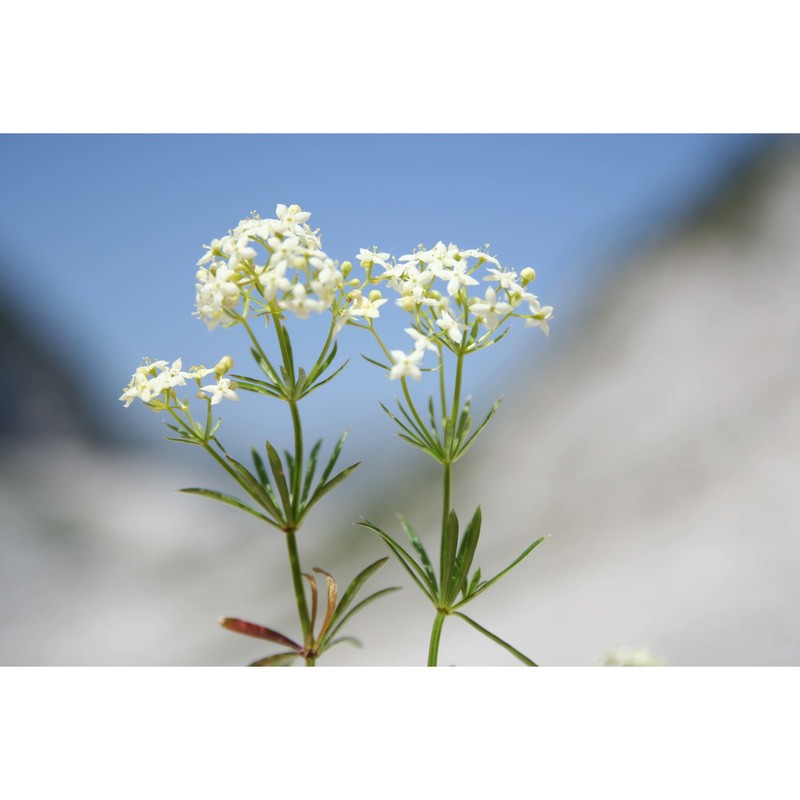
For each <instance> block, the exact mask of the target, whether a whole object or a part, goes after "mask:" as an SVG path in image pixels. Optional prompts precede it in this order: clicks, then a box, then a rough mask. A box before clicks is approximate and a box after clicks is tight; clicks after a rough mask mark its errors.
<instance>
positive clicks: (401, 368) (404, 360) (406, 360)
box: [389, 348, 425, 381]
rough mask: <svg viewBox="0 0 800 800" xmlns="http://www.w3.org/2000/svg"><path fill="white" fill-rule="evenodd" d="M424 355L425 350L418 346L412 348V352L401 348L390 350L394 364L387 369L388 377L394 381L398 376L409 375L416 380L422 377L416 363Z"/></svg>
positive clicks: (404, 376)
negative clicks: (406, 351) (405, 351)
mask: <svg viewBox="0 0 800 800" xmlns="http://www.w3.org/2000/svg"><path fill="white" fill-rule="evenodd" d="M424 355H425V351H424V350H421V349H418V348H414V350H413V352H411V353H408V354H406V353H404V352H403V351H402V350H392V351H391V356H392V361H394V366H393V367H392V368H391V370H390V371H389V379H390V380H393V381H394V380H397V379H398V378H406V377H409V378H413V379H414V380H415V381H418V380H419V379H420V378H421V377H422V372H421V371H420V369H419V367H418V366H417V364H419V362H420V361H422V357H423V356H424Z"/></svg>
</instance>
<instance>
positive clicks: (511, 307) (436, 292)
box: [340, 242, 553, 666]
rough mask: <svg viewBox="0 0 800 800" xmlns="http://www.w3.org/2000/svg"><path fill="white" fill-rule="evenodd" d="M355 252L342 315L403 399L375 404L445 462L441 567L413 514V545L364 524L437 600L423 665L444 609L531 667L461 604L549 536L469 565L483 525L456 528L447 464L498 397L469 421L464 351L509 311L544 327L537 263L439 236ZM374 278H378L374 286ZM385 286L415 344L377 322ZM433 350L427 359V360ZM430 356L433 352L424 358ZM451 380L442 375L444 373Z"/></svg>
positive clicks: (486, 338) (546, 312)
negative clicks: (362, 335) (493, 560)
mask: <svg viewBox="0 0 800 800" xmlns="http://www.w3.org/2000/svg"><path fill="white" fill-rule="evenodd" d="M358 259H359V261H360V263H361V266H362V267H363V269H364V276H363V279H362V281H361V282H360V284H358V286H357V288H354V289H353V290H351V291H350V292H349V293H348V294H347V295H346V296H345V301H346V302H345V304H344V305H343V306H342V311H341V318H340V324H343V323H346V324H349V325H352V326H355V327H356V328H360V329H362V330H364V331H366V332H367V333H368V334H369V335H370V336H371V337H372V338H373V339H374V341H375V342H376V344H377V346H378V349H379V351H380V353H381V354H382V356H383V360H378V359H373V358H370V357H368V356H366V355H365V356H364V358H366V359H367V361H369V362H371V363H372V364H375V365H376V366H378V367H380V368H382V369H384V370H385V371H386V372H387V374H388V377H389V378H390V379H392V380H398V381H399V382H400V387H401V389H402V394H403V398H402V400H401V399H398V400H397V412H392V411H390V410H389V409H388V408H387V407H386V406H385V405H383V404H381V405H382V407H383V410H384V411H385V412H386V413H387V414H388V416H389V417H390V418H391V419H392V420H393V421H394V423H396V425H397V427H398V428H399V431H398V435H399V436H400V438H401V439H403V440H404V441H406V442H408V443H409V444H411V445H413V446H414V447H416V448H417V449H419V450H421V451H423V452H424V453H426V454H427V455H428V456H430V457H431V458H432V459H434V460H435V461H437V462H438V463H439V464H440V465H441V467H442V515H441V528H440V535H439V568H438V571H437V570H436V569H435V568H434V563H433V560H432V559H431V557H430V556H429V555H428V551H427V549H426V547H425V546H424V544H423V542H422V539H421V537H420V536H419V535H418V533H417V532H416V530H415V529H414V528H413V527H412V525H411V523H410V522H409V521H408V520H406V519H404V518H402V517H401V525H402V528H403V530H404V531H405V533H406V535H407V537H408V539H409V541H410V544H411V548H412V552H409V551H408V550H407V549H406V548H405V547H403V545H401V544H400V543H399V542H398V541H397V540H396V539H394V538H393V537H392V536H390V535H389V534H388V533H386V532H385V531H383V530H381V529H380V528H378V527H377V526H376V525H373V524H372V523H370V522H367V521H363V522H361V523H360V524H361V525H363V526H364V527H365V528H368V529H369V530H371V531H373V532H375V533H376V534H377V535H378V536H380V537H381V538H382V539H383V541H384V542H385V543H386V544H387V545H388V547H389V549H390V551H391V552H392V553H393V554H394V555H395V556H396V557H397V559H398V560H399V562H400V563H401V564H402V566H403V567H404V569H405V570H406V572H407V573H408V574H409V575H410V577H411V578H412V579H413V581H414V583H415V584H416V586H417V587H418V588H419V589H420V590H421V591H422V592H423V594H424V595H425V596H426V597H427V598H428V599H429V600H430V602H431V604H432V605H433V607H434V609H435V617H434V622H433V628H432V631H431V637H430V645H429V650H428V665H429V666H436V664H437V659H438V652H439V641H440V637H441V633H442V626H443V624H444V621H445V619H446V618H447V617H448V616H451V615H452V616H456V617H459V618H460V619H462V620H464V621H465V622H467V623H468V624H469V625H471V626H472V627H473V628H475V629H476V630H477V631H479V632H480V633H482V634H483V635H484V636H487V637H488V638H489V639H491V640H492V641H494V642H496V643H497V644H498V645H500V646H501V647H504V648H505V649H506V650H508V651H509V652H511V653H512V654H513V655H514V656H516V657H517V658H518V659H519V660H520V661H522V662H523V663H524V664H527V665H529V666H536V664H535V663H534V662H533V661H532V660H531V659H530V658H528V657H527V656H526V655H524V654H523V653H521V652H520V651H519V650H517V649H516V648H515V647H513V646H512V645H510V644H509V643H508V642H505V641H503V640H502V639H501V638H500V637H498V636H496V635H495V634H494V633H492V632H490V631H488V630H487V629H486V628H484V627H483V626H481V625H479V624H478V623H477V622H476V621H475V620H474V619H472V618H471V617H468V616H467V615H466V614H464V613H463V612H462V611H461V609H462V608H463V607H464V606H465V605H467V604H468V603H470V602H472V601H473V600H474V599H475V598H477V597H478V596H479V595H481V594H482V593H483V592H485V591H486V590H487V589H488V588H489V587H490V586H492V585H493V584H494V583H496V582H497V581H498V580H499V579H500V578H502V577H503V576H504V575H505V574H506V573H507V572H508V571H509V570H511V569H513V568H514V567H515V566H516V565H517V564H519V563H520V562H521V561H522V560H523V559H524V558H526V557H527V556H528V555H529V554H530V553H531V552H532V551H533V549H534V548H536V547H537V546H538V545H539V544H541V542H542V541H544V538H545V537H540V538H538V539H536V541H534V542H533V543H532V544H531V545H530V546H528V547H527V548H526V549H525V550H524V551H523V552H522V553H521V554H520V555H519V556H518V557H517V558H516V559H515V560H514V561H512V562H511V564H509V565H508V566H507V567H506V568H505V569H503V570H501V571H500V572H499V573H498V574H497V575H495V576H494V577H492V578H489V579H488V580H486V579H484V578H483V577H482V575H481V570H480V568H477V569H476V570H475V571H474V572H472V565H473V560H474V558H475V554H476V550H477V546H478V540H479V538H480V533H481V524H482V515H481V508H480V506H478V508H477V509H476V510H475V511H474V513H473V514H472V517H471V519H470V521H469V523H468V524H467V526H466V528H464V531H463V534H461V536H459V519H458V516H457V514H456V511H455V509H454V508H453V507H452V504H451V489H452V482H453V466H454V464H455V463H456V462H457V461H458V460H459V459H460V458H461V457H462V456H464V455H465V454H466V453H467V451H468V450H469V449H470V447H471V446H472V444H473V443H474V442H475V440H476V438H477V437H478V435H479V434H480V433H481V432H482V431H483V430H484V429H485V428H486V426H487V425H488V424H489V422H490V420H491V419H492V417H493V416H494V414H495V413H496V412H497V409H498V407H499V405H500V401H499V400H498V401H497V402H496V403H495V404H494V405H493V406H492V407H491V408H490V409H489V411H488V413H487V414H486V416H485V417H484V418H483V419H482V420H481V422H480V423H479V424H478V426H477V427H476V428H475V429H474V430H473V423H472V410H471V405H470V400H469V399H468V398H467V399H466V400H462V385H463V382H464V373H465V362H466V359H467V357H468V356H471V355H472V354H474V353H477V352H478V351H480V350H483V349H485V348H487V347H490V346H493V345H495V344H497V343H498V342H499V341H500V340H501V339H502V338H503V337H504V336H505V335H506V334H507V333H508V330H509V324H510V323H511V322H512V321H513V320H514V319H521V320H523V321H524V325H525V327H532V328H540V329H541V330H542V331H544V333H545V334H547V333H549V320H550V317H551V316H552V311H553V309H552V307H551V306H542V305H541V304H540V303H539V300H538V298H537V297H536V295H534V294H532V293H531V292H530V291H529V286H530V284H531V283H532V282H533V281H534V280H535V278H536V274H535V272H534V270H533V269H531V268H526V269H523V270H522V271H521V272H520V273H519V274H517V272H516V271H514V270H511V269H506V268H504V267H502V266H501V265H500V263H499V262H498V260H497V259H496V258H495V257H493V256H491V255H489V253H488V252H486V251H484V250H475V249H468V250H461V249H459V248H458V247H457V246H456V245H454V244H449V245H445V244H444V243H443V242H438V243H437V244H436V246H435V247H433V248H431V249H430V250H428V249H426V248H425V247H424V246H422V245H420V246H419V247H418V248H417V250H415V251H414V252H413V253H410V254H408V255H403V256H400V258H398V259H395V258H394V257H392V256H391V255H390V254H389V253H384V252H378V250H377V248H373V250H367V249H364V248H362V249H361V251H360V253H359V255H358ZM370 287H376V288H372V289H370ZM377 287H382V288H383V289H384V290H385V291H386V292H387V293H394V294H395V295H396V296H397V297H396V302H397V304H398V305H399V306H400V307H401V308H402V309H403V310H404V311H405V312H407V314H408V315H409V327H406V328H405V333H406V334H407V335H408V336H409V337H410V339H411V343H410V345H411V349H410V351H408V350H407V348H391V346H388V345H387V344H386V343H385V340H384V335H383V334H382V333H381V332H380V331H379V326H380V323H379V325H376V319H377V318H378V316H379V314H378V308H379V307H380V305H381V304H383V303H385V302H387V299H386V298H384V297H383V294H382V291H381V289H380V288H377ZM428 353H431V354H432V355H431V356H430V359H432V360H433V363H434V365H433V366H432V367H423V366H422V363H423V360H424V359H425V357H426V355H427V354H428ZM430 359H429V361H430ZM451 370H452V374H453V378H452V379H451V380H449V381H448V380H447V376H448V375H449V374H451ZM423 371H427V372H435V373H437V375H438V392H436V393H435V394H431V395H430V396H429V398H428V401H427V404H426V405H427V407H426V408H424V409H421V408H419V407H418V405H417V404H416V403H415V401H414V399H413V397H412V394H411V392H410V390H409V380H414V381H418V380H420V379H421V378H422V373H423Z"/></svg>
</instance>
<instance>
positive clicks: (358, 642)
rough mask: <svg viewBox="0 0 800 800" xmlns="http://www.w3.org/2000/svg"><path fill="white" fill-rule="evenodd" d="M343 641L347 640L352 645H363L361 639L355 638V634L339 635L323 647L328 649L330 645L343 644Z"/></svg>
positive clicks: (359, 646)
mask: <svg viewBox="0 0 800 800" xmlns="http://www.w3.org/2000/svg"><path fill="white" fill-rule="evenodd" d="M344 642H349V643H350V644H352V645H353V647H358V648H362V647H364V645H363V644H361V640H360V639H356V637H355V636H340V637H339V638H338V639H334V640H333V641H332V642H331V643H330V644H329V645H328V646H327V647H326V648H325V649H326V650H330V649H331V648H332V647H336V645H337V644H343V643H344Z"/></svg>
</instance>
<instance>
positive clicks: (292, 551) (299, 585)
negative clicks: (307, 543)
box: [286, 528, 309, 641]
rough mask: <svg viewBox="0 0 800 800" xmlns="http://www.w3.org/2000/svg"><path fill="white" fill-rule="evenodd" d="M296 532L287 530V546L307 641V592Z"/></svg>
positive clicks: (301, 624)
mask: <svg viewBox="0 0 800 800" xmlns="http://www.w3.org/2000/svg"><path fill="white" fill-rule="evenodd" d="M294 533H295V532H294V531H293V530H292V529H291V528H290V529H289V530H287V531H286V547H287V548H288V550H289V564H290V565H291V568H292V583H293V584H294V596H295V600H296V601H297V613H298V615H299V616H300V627H301V628H302V629H303V641H306V639H307V637H308V633H309V630H308V627H309V617H308V604H307V603H306V592H305V589H304V588H303V574H302V569H301V568H300V556H299V555H298V553H297V539H296V538H295V535H294Z"/></svg>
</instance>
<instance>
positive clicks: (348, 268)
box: [339, 261, 353, 278]
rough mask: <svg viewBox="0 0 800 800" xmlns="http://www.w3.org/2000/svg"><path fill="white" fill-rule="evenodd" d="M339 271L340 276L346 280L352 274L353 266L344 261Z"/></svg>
mask: <svg viewBox="0 0 800 800" xmlns="http://www.w3.org/2000/svg"><path fill="white" fill-rule="evenodd" d="M339 269H340V270H341V273H342V275H343V276H344V277H345V278H346V277H347V276H348V275H349V274H350V273H351V272H352V270H353V265H352V264H351V263H350V262H349V261H345V262H344V264H342V266H341V267H339Z"/></svg>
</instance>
